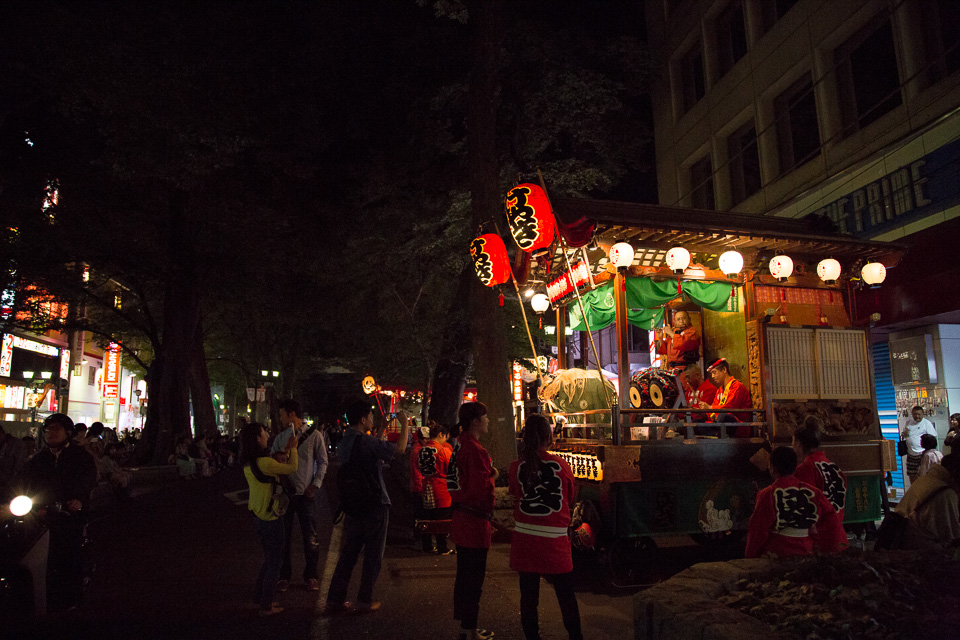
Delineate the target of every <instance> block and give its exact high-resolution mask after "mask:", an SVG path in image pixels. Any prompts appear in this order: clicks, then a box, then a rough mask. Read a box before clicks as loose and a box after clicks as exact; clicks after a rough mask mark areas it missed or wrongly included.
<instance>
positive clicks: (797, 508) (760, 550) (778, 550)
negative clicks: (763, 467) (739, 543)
mask: <svg viewBox="0 0 960 640" xmlns="http://www.w3.org/2000/svg"><path fill="white" fill-rule="evenodd" d="M796 468H797V452H796V451H794V450H793V449H791V448H790V447H785V446H783V447H777V448H776V449H774V450H773V454H772V455H771V456H770V475H771V476H773V484H771V485H770V486H769V487H767V488H766V489H763V490H762V491H760V493H758V494H757V504H756V506H755V507H754V509H753V515H752V516H750V526H749V528H748V529H747V550H746V554H745V555H746V557H747V558H759V557H779V558H784V557H787V556H804V555H810V554H811V553H813V549H814V547H815V546H816V547H818V548H819V549H820V551H823V552H827V553H832V552H835V551H837V548H836V544H837V541H836V540H835V538H834V534H833V532H835V531H836V527H838V526H840V522H839V520H838V518H837V512H836V510H835V509H834V508H833V506H832V505H831V504H830V501H829V500H827V498H826V496H824V495H823V492H822V491H820V490H819V489H817V488H816V487H814V486H813V485H810V484H807V483H806V482H801V481H800V480H797V477H796V476H794V475H793V472H794V471H795V470H796ZM841 528H842V527H841ZM820 529H822V530H823V531H826V532H828V533H827V535H825V536H823V538H822V539H821V538H820V536H819V530H820Z"/></svg>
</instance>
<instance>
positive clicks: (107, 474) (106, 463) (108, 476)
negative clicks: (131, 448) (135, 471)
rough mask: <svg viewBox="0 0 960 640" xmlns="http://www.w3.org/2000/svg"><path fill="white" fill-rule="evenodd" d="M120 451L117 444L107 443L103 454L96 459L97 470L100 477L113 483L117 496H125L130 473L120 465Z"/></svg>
mask: <svg viewBox="0 0 960 640" xmlns="http://www.w3.org/2000/svg"><path fill="white" fill-rule="evenodd" d="M122 453H123V452H122V450H121V449H120V445H119V444H117V443H115V442H112V443H110V444H108V445H107V447H106V449H105V450H104V455H102V456H101V457H100V458H99V459H98V460H97V470H98V471H99V472H100V479H101V480H102V481H106V482H109V483H110V484H111V485H113V487H114V489H115V490H116V492H117V495H118V496H121V497H126V496H128V495H129V488H130V474H129V473H128V472H126V471H124V470H123V468H122V466H121V465H120V459H121V454H122Z"/></svg>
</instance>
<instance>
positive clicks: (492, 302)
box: [467, 0, 517, 468]
mask: <svg viewBox="0 0 960 640" xmlns="http://www.w3.org/2000/svg"><path fill="white" fill-rule="evenodd" d="M469 9H470V21H471V23H472V26H473V30H474V31H473V42H472V59H473V68H472V70H471V75H470V107H469V112H468V114H467V148H468V150H469V171H470V200H471V210H472V212H473V222H474V226H475V227H476V226H479V225H481V224H483V223H484V222H487V221H489V220H491V219H493V220H497V221H499V220H500V219H501V218H502V217H503V214H502V209H503V202H502V196H501V194H500V168H499V165H498V163H497V146H496V127H497V108H498V105H499V97H500V83H499V80H498V77H497V74H498V69H499V62H500V44H501V34H502V33H503V29H502V28H501V24H502V17H503V0H474V1H473V2H471V3H470V4H469ZM471 287H472V293H471V295H470V320H471V323H470V328H471V333H472V336H473V353H474V371H475V373H476V378H477V395H478V397H479V398H480V400H481V401H482V402H483V403H484V404H486V405H487V409H488V411H489V413H490V434H489V435H488V436H487V438H485V442H484V444H485V446H486V447H487V449H488V450H489V451H490V455H491V456H493V460H494V464H495V465H496V466H497V467H500V468H503V467H506V466H507V465H509V464H510V462H511V461H513V460H514V459H516V457H517V445H516V433H515V431H514V428H513V403H512V396H511V393H510V363H509V361H508V356H507V339H506V330H505V327H504V317H503V313H502V309H501V308H500V306H499V304H498V302H497V298H498V297H497V294H496V292H495V291H491V290H489V289H486V287H484V286H483V285H482V284H481V283H480V281H479V280H477V279H474V280H473V282H472V284H471Z"/></svg>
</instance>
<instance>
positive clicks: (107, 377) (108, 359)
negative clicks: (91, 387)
mask: <svg viewBox="0 0 960 640" xmlns="http://www.w3.org/2000/svg"><path fill="white" fill-rule="evenodd" d="M103 397H104V398H119V397H120V345H119V344H117V343H115V342H111V343H110V345H109V346H108V347H107V352H106V353H105V354H104V357H103Z"/></svg>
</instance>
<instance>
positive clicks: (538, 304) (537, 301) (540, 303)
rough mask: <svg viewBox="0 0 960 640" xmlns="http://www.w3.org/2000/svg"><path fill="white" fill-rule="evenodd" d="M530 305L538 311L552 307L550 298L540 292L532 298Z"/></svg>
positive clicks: (541, 311)
mask: <svg viewBox="0 0 960 640" xmlns="http://www.w3.org/2000/svg"><path fill="white" fill-rule="evenodd" d="M530 306H531V307H533V310H534V311H536V312H537V313H543V312H544V311H546V310H547V309H549V308H550V298H548V297H547V296H545V295H544V294H542V293H538V294H537V295H535V296H533V297H532V298H530Z"/></svg>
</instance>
